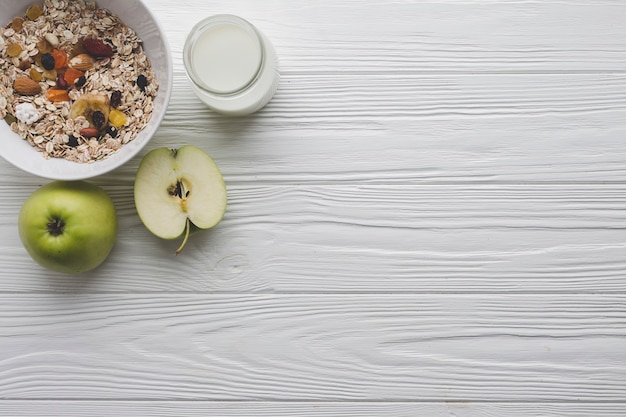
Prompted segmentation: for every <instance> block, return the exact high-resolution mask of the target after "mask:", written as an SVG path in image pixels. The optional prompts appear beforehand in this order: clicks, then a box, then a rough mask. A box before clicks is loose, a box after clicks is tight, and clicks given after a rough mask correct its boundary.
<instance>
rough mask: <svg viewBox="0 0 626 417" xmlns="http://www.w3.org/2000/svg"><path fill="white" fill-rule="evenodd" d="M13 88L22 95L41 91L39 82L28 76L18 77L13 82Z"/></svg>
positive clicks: (31, 94)
mask: <svg viewBox="0 0 626 417" xmlns="http://www.w3.org/2000/svg"><path fill="white" fill-rule="evenodd" d="M13 89H14V90H15V91H16V92H17V93H19V94H21V95H24V96H34V95H37V94H39V93H41V86H40V85H39V83H37V82H35V81H33V80H31V79H30V78H28V77H19V78H17V79H16V80H15V81H14V82H13Z"/></svg>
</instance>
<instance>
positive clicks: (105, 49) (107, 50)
mask: <svg viewBox="0 0 626 417" xmlns="http://www.w3.org/2000/svg"><path fill="white" fill-rule="evenodd" d="M83 49H84V50H85V52H87V53H88V54H89V55H92V56H94V57H96V58H108V57H111V56H112V55H113V48H111V46H110V45H107V44H106V43H104V41H103V40H102V39H98V38H85V39H83Z"/></svg>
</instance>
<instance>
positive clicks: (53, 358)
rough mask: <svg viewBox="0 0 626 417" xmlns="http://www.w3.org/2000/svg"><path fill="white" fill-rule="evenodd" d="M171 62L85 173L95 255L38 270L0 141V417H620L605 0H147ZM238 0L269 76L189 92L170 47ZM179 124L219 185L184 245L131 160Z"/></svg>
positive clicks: (612, 116) (615, 133) (616, 211)
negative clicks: (73, 265)
mask: <svg viewBox="0 0 626 417" xmlns="http://www.w3.org/2000/svg"><path fill="white" fill-rule="evenodd" d="M148 2H149V4H150V5H151V6H152V7H153V10H154V13H155V14H156V15H157V16H158V18H159V20H160V21H161V23H162V24H163V26H164V28H165V30H166V32H167V34H168V38H169V41H170V43H171V46H172V51H173V54H174V58H175V79H174V93H173V98H172V102H171V105H170V108H169V111H168V114H167V116H166V119H165V121H164V123H163V125H162V127H161V129H160V130H159V132H158V134H157V135H156V136H155V138H154V140H153V142H152V143H151V144H150V145H149V147H148V148H147V149H146V150H145V151H144V152H143V153H142V154H140V155H138V156H137V158H135V159H134V160H132V161H131V162H130V163H128V164H127V165H126V166H124V167H122V168H121V169H119V170H117V171H116V172H114V173H111V174H109V175H105V176H102V177H99V178H96V179H94V182H95V183H97V184H99V185H101V186H103V188H105V189H106V191H107V192H109V193H110V195H111V196H112V198H113V200H114V202H115V204H116V206H117V209H118V212H119V216H120V226H121V228H120V235H119V240H118V243H117V245H116V247H115V249H114V251H113V253H112V255H111V257H110V258H109V260H108V261H107V262H106V263H105V264H104V265H103V266H102V267H101V268H100V269H98V270H97V271H95V272H93V273H91V274H88V275H86V276H82V277H68V276H63V275H58V274H54V273H50V272H47V271H44V270H42V269H41V268H39V267H38V266H36V265H35V264H34V263H33V262H32V261H31V260H30V258H29V257H28V255H27V254H26V252H25V251H24V249H23V248H22V245H21V244H20V242H19V238H18V235H17V228H16V217H17V213H18V211H19V208H20V206H21V204H22V202H23V201H24V199H25V198H26V197H27V196H28V195H29V194H30V193H31V192H32V191H34V190H35V189H36V188H37V186H39V185H41V184H43V183H45V182H46V181H45V180H42V179H40V178H36V177H33V176H29V175H27V174H24V173H22V172H20V171H19V170H17V169H15V168H13V167H12V166H10V165H8V164H7V163H6V162H4V161H0V174H2V181H1V182H0V192H1V193H2V196H3V197H2V198H1V199H0V235H1V236H2V239H1V241H0V266H1V268H0V416H17V415H19V416H42V415H54V416H82V415H89V416H111V415H125V416H130V417H134V416H148V415H163V416H172V417H173V416H187V415H189V416H205V415H219V416H366V417H369V416H372V417H374V416H382V415H385V416H397V417H401V416H402V417H404V416H433V417H440V416H441V417H443V416H445V417H453V416H456V417H479V416H481V417H482V416H623V415H625V413H626V411H625V410H626V226H625V225H626V25H624V22H626V2H623V1H621V0H613V1H612V0H601V1H592V0H585V1H583V0H580V1H578V0H560V1H555V0H552V1H521V0H519V1H518V0H509V1H507V0H502V1H495V0H492V1H486V0H476V1H470V0H465V1H462V0H448V1H443V0H441V1H429V2H421V1H419V2H418V1H408V0H407V1H387V0H385V1H361V0H359V1H357V0H319V1H316V2H287V1H284V0H274V1H263V2H260V1H252V0H247V1H244V0H236V1H224V0H212V1H210V2H207V1H205V0H191V1H187V2H185V7H179V6H180V5H179V4H177V3H175V2H172V1H169V0H148ZM216 13H233V14H237V15H240V16H242V17H245V18H247V19H249V20H250V21H252V22H253V23H254V24H256V25H257V26H258V27H259V28H260V29H261V30H262V31H263V32H265V33H266V34H267V36H268V37H269V38H270V39H272V41H273V43H274V45H275V47H276V49H277V52H278V54H279V56H280V61H281V72H282V81H281V85H280V88H279V90H278V93H277V95H276V97H275V98H274V100H273V101H272V102H271V103H270V104H269V105H268V106H267V107H266V108H265V109H264V110H263V111H261V112H260V113H258V114H256V115H254V116H251V117H247V118H244V119H229V118H224V117H221V116H218V115H215V114H213V113H211V112H210V111H208V110H207V109H206V108H205V107H203V106H202V105H201V104H200V102H199V100H198V99H196V98H195V97H194V96H193V93H192V92H191V90H190V88H189V86H188V84H187V81H186V78H185V75H184V71H183V68H182V61H181V52H182V43H183V41H184V38H185V36H186V34H187V31H188V29H189V27H190V26H191V24H193V23H195V21H197V20H200V19H201V18H202V17H203V16H207V15H210V14H216ZM185 143H193V144H196V145H199V146H201V147H203V148H204V149H206V150H207V151H209V152H210V153H211V154H212V155H213V157H214V158H215V160H216V161H217V162H218V164H219V165H220V167H221V168H222V170H223V173H224V176H225V179H226V182H227V185H228V189H229V208H228V212H227V215H226V217H225V219H224V221H223V222H222V223H221V224H220V225H219V226H218V227H216V228H215V229H214V230H212V231H210V232H207V233H205V234H203V235H196V236H193V238H192V240H191V241H190V244H189V245H188V247H187V248H186V249H185V251H184V252H183V254H181V255H180V256H178V257H174V256H173V251H174V249H175V248H176V242H164V241H159V240H157V239H156V238H154V237H153V236H152V235H150V234H149V232H147V230H146V229H145V228H144V227H143V226H142V224H141V222H140V221H139V218H138V217H137V214H136V212H135V209H134V204H133V201H132V183H133V177H134V173H135V171H136V169H137V166H138V163H139V161H140V159H141V157H142V156H143V155H144V154H145V152H147V151H148V150H149V149H151V148H153V147H156V146H172V147H175V146H179V145H182V144H185Z"/></svg>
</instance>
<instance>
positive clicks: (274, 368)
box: [0, 294, 626, 402]
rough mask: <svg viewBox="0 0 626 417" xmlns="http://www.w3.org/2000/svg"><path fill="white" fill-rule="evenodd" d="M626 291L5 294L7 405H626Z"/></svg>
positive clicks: (2, 367) (1, 328)
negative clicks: (189, 402) (358, 402)
mask: <svg viewBox="0 0 626 417" xmlns="http://www.w3.org/2000/svg"><path fill="white" fill-rule="evenodd" d="M625 302H626V296H624V295H619V296H609V295H593V294H581V295H545V296H541V295H537V294H533V295H517V296H513V295H471V296H470V295H448V296H445V295H438V296H436V297H433V296H432V295H428V294H427V295H421V296H416V295H371V296H367V295H361V296H355V295H352V296H351V295H339V296H332V295H329V294H322V295H310V294H307V295H304V294H303V295H283V296H276V295H273V296H272V295H267V296H253V295H245V296H227V295H222V296H218V295H213V296H207V295H199V296H193V295H175V294H169V295H154V294H153V295H150V294H147V295H124V294H116V295H92V296H87V295H80V296H76V295H71V294H50V295H36V294H26V295H21V294H9V295H2V296H0V334H1V335H2V345H1V349H2V350H1V358H0V397H2V398H3V399H5V400H6V399H14V400H18V399H22V400H27V399H52V398H54V399H57V400H70V399H74V400H78V399H118V400H122V399H126V400H130V399H143V400H182V399H187V400H191V399H195V400H278V399H280V400H291V401H296V400H301V401H306V400H317V401H329V400H330V401H332V400H367V401H407V400H410V401H492V402H493V401H496V402H502V401H513V402H515V401H523V402H535V401H537V402H541V401H556V402H578V401H580V402H596V401H600V402H611V401H614V402H620V401H622V399H623V398H624V396H625V395H626V369H625V368H624V367H623V366H622V365H623V363H624V361H625V360H626V350H625V349H623V347H624V346H625V343H626V336H625V334H626V312H625V311H624V308H623V307H624V303H625Z"/></svg>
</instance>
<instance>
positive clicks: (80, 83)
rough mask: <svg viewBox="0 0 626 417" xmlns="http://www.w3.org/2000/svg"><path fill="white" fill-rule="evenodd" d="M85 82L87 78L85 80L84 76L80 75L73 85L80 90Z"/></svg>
mask: <svg viewBox="0 0 626 417" xmlns="http://www.w3.org/2000/svg"><path fill="white" fill-rule="evenodd" d="M86 82H87V78H85V76H84V75H81V76H80V77H78V78H77V79H76V81H74V85H75V86H76V87H78V88H81V87H82V86H83V85H85V83H86Z"/></svg>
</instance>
